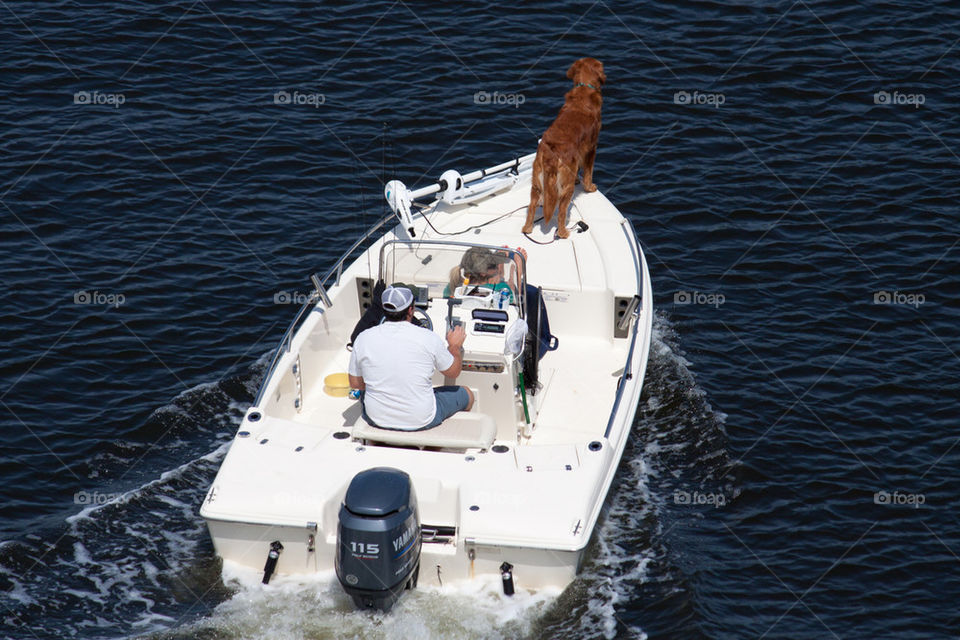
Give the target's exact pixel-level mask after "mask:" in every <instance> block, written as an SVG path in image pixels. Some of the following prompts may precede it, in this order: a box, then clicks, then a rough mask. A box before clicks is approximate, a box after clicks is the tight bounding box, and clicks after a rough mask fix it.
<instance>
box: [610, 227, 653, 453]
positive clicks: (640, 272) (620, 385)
mask: <svg viewBox="0 0 960 640" xmlns="http://www.w3.org/2000/svg"><path fill="white" fill-rule="evenodd" d="M623 222H624V225H623V233H624V234H625V235H627V236H628V237H627V244H629V245H630V251H631V252H632V253H633V263H634V267H635V268H636V273H637V291H638V292H639V295H640V296H641V298H640V306H638V307H635V308H634V311H633V314H632V315H633V316H634V317H636V318H637V320H636V321H635V322H634V323H633V336H632V337H631V339H630V350H629V351H628V352H627V362H626V364H624V366H623V375H622V376H621V377H620V380H619V381H618V382H617V395H616V397H615V398H614V399H613V409H612V410H611V411H610V418H609V419H608V420H607V428H606V430H605V431H604V432H603V437H604V438H609V437H610V431H612V430H613V421H614V419H615V418H616V417H617V412H618V411H619V410H620V401H621V399H622V398H623V391H624V389H626V386H627V385H625V384H624V382H626V381H627V380H629V379H630V378H632V377H633V374H632V373H631V372H630V369H631V368H632V367H633V350H634V347H636V346H637V331H638V329H639V327H640V321H639V320H640V310H641V309H642V308H643V307H644V306H646V305H648V304H650V300H646V299H645V298H646V296H644V295H643V293H644V291H643V289H644V284H645V283H646V280H645V279H644V277H643V276H644V269H643V267H642V266H641V264H640V260H641V258H640V254H639V253H637V251H638V249H639V247H637V249H635V248H634V243H636V242H637V235H636V232H634V230H633V225H632V224H630V221H629V220H627V219H624V221H623ZM627 227H629V228H630V232H629V233H628V232H627ZM630 234H632V236H633V237H632V238H631V237H630ZM631 239H632V240H633V242H631ZM644 262H645V261H644ZM646 275H647V277H648V278H649V277H650V276H649V274H646ZM624 317H625V318H626V317H630V316H628V315H626V314H625V315H624Z"/></svg>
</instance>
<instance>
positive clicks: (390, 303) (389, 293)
mask: <svg viewBox="0 0 960 640" xmlns="http://www.w3.org/2000/svg"><path fill="white" fill-rule="evenodd" d="M411 302H413V292H412V291H410V289H407V288H406V287H387V288H386V289H384V291H383V295H381V296H380V304H382V305H383V308H384V309H385V310H386V311H389V312H391V313H395V312H397V311H403V310H404V309H406V308H407V307H409V306H410V303H411Z"/></svg>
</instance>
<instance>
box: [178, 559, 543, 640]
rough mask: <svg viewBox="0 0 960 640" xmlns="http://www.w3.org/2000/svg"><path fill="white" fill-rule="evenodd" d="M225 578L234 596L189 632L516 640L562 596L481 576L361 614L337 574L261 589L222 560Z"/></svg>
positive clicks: (254, 575)
mask: <svg viewBox="0 0 960 640" xmlns="http://www.w3.org/2000/svg"><path fill="white" fill-rule="evenodd" d="M223 575H224V579H225V580H226V581H228V582H229V583H232V584H234V585H235V586H238V587H239V591H238V592H237V594H236V595H234V597H233V598H231V599H230V600H228V601H226V602H224V603H222V604H220V605H219V606H218V607H217V608H216V610H215V611H214V614H213V615H212V616H210V617H208V618H205V619H203V620H201V621H199V622H197V623H195V624H194V625H192V627H191V628H190V629H186V630H185V631H188V632H192V633H195V634H199V633H200V632H201V631H205V630H215V631H216V633H217V637H231V638H234V637H235V638H245V639H249V640H257V639H261V638H262V639H264V640H267V639H269V640H284V639H287V638H290V639H293V638H298V639H299V638H304V637H308V638H374V639H382V640H392V639H398V640H399V639H404V640H406V639H408V638H424V639H430V638H443V639H444V640H446V639H448V638H450V639H452V638H504V637H510V638H515V637H522V636H526V635H529V634H530V633H531V632H532V629H533V625H534V623H535V622H536V621H537V620H538V619H539V618H540V617H541V616H542V615H543V613H544V612H545V611H546V610H547V608H548V607H549V606H550V604H551V603H552V602H553V601H554V600H555V599H556V597H557V596H558V595H559V594H560V592H559V590H557V589H544V590H540V591H538V592H536V593H532V592H529V591H525V590H523V589H518V590H517V592H516V594H515V595H514V596H512V597H507V596H504V595H503V594H502V586H501V582H500V578H499V576H484V577H483V578H478V579H477V580H474V581H469V582H458V583H448V584H445V585H444V586H443V587H435V586H421V587H417V588H416V589H414V590H412V591H409V592H407V593H405V594H403V596H402V597H401V598H400V600H399V601H398V602H397V604H396V605H395V606H394V608H393V610H392V611H391V612H390V613H388V614H383V613H380V612H369V611H357V610H356V609H355V607H354V605H353V601H352V600H351V599H350V597H349V596H347V594H346V593H344V591H343V589H342V588H341V587H340V584H339V583H338V582H337V578H336V575H335V574H334V572H333V571H328V572H323V573H320V574H316V575H315V576H310V577H302V576H297V577H291V576H277V577H276V578H274V579H273V580H272V581H271V583H270V584H269V585H266V586H265V585H262V584H260V578H261V577H262V573H260V572H254V571H252V570H250V569H248V568H243V567H238V566H237V565H235V564H233V563H230V562H225V563H224V568H223Z"/></svg>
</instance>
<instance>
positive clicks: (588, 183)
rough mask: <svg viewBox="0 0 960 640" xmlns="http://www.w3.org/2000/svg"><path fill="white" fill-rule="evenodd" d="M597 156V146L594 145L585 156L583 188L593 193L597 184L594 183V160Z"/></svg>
mask: <svg viewBox="0 0 960 640" xmlns="http://www.w3.org/2000/svg"><path fill="white" fill-rule="evenodd" d="M596 158H597V147H596V145H594V146H593V147H591V148H590V150H589V151H587V152H586V153H585V154H584V156H583V162H582V166H583V190H584V191H586V192H587V193H593V192H594V191H596V190H597V185H595V184H593V161H594V160H595V159H596Z"/></svg>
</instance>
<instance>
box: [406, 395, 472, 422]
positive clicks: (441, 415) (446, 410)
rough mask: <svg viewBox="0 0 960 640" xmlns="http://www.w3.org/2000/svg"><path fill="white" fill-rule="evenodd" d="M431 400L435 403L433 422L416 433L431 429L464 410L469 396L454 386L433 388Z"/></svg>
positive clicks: (468, 401)
mask: <svg viewBox="0 0 960 640" xmlns="http://www.w3.org/2000/svg"><path fill="white" fill-rule="evenodd" d="M433 399H434V400H436V403H437V411H436V413H435V414H434V415H433V422H431V423H430V424H428V425H427V426H425V427H421V428H420V429H417V431H422V430H423V429H433V428H434V427H436V426H437V425H439V424H440V423H441V422H443V421H444V420H446V419H447V418H449V417H450V416H452V415H453V414H455V413H456V412H458V411H463V410H464V409H466V408H467V405H468V404H470V396H469V394H467V390H466V389H465V388H463V387H460V386H456V385H451V386H446V387H434V388H433Z"/></svg>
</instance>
